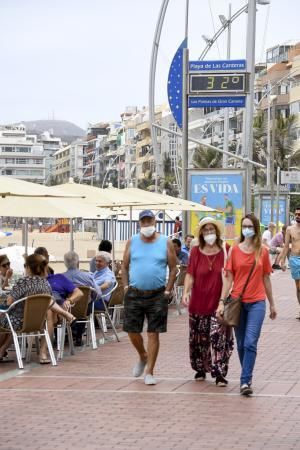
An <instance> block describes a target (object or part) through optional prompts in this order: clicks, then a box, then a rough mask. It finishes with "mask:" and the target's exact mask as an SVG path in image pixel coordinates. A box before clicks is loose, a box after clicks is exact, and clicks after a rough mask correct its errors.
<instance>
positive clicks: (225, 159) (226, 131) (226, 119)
mask: <svg viewBox="0 0 300 450" xmlns="http://www.w3.org/2000/svg"><path fill="white" fill-rule="evenodd" d="M227 23H228V25H227V27H228V29H227V59H230V47H231V3H229V10H228V19H227ZM228 140H229V108H225V112H224V141H223V150H225V151H227V152H228ZM227 166H228V155H227V154H226V153H223V167H225V168H226V167H227Z"/></svg>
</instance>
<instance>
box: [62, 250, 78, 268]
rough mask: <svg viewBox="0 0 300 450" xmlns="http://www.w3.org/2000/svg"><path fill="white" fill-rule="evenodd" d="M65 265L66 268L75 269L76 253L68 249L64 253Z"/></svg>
mask: <svg viewBox="0 0 300 450" xmlns="http://www.w3.org/2000/svg"><path fill="white" fill-rule="evenodd" d="M64 261H65V266H66V268H67V269H77V267H78V264H79V256H78V253H76V252H73V251H70V252H67V253H65V255H64Z"/></svg>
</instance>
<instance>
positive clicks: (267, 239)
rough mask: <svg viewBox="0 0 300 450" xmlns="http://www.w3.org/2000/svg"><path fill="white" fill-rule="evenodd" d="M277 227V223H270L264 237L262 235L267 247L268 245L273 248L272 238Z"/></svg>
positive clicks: (263, 242)
mask: <svg viewBox="0 0 300 450" xmlns="http://www.w3.org/2000/svg"><path fill="white" fill-rule="evenodd" d="M275 228H276V225H275V223H273V222H270V223H269V224H268V228H267V230H265V231H264V232H263V234H262V237H261V241H262V244H263V245H265V246H266V247H268V248H269V249H270V248H271V240H272V237H273V234H274V231H275Z"/></svg>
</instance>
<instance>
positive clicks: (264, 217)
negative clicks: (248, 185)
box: [260, 196, 287, 227]
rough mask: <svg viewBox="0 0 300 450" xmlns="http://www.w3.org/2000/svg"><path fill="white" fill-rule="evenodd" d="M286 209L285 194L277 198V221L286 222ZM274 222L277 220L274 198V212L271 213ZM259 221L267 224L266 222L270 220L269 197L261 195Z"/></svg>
mask: <svg viewBox="0 0 300 450" xmlns="http://www.w3.org/2000/svg"><path fill="white" fill-rule="evenodd" d="M286 210H287V198H286V196H284V197H280V198H279V220H278V221H279V222H280V223H281V224H282V225H284V224H285V223H286ZM273 216H274V218H273V220H274V222H277V205H276V200H275V201H274V214H273ZM260 221H261V223H263V224H264V225H265V227H267V226H268V223H269V222H271V198H270V197H267V198H266V197H263V198H262V199H261V214H260Z"/></svg>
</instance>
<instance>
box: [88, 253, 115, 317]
mask: <svg viewBox="0 0 300 450" xmlns="http://www.w3.org/2000/svg"><path fill="white" fill-rule="evenodd" d="M110 261H111V256H110V254H109V253H107V252H103V251H102V252H98V253H97V255H96V272H95V273H93V278H94V281H95V283H96V284H97V285H98V286H99V287H100V289H101V291H102V295H103V294H106V293H107V292H109V291H110V290H111V289H112V288H113V286H114V285H115V283H116V277H115V274H114V273H113V272H112V270H111V269H110V268H109V263H110ZM109 299H110V296H109V295H108V296H106V297H104V300H105V301H106V302H109ZM95 309H96V310H103V309H104V306H103V303H102V300H97V301H96V302H95Z"/></svg>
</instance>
